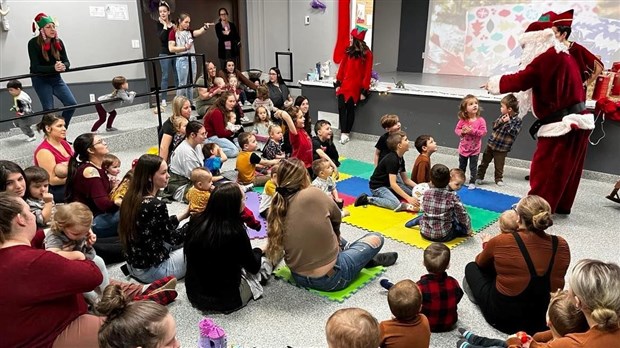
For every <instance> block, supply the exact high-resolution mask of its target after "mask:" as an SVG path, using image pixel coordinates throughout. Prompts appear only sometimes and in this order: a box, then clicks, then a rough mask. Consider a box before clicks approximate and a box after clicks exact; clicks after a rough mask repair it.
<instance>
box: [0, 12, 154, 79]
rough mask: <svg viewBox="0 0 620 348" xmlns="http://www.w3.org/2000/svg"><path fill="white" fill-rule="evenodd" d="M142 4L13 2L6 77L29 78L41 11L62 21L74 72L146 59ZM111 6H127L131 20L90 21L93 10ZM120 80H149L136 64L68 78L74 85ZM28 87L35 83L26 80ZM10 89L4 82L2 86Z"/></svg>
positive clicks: (3, 59) (1, 56)
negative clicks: (137, 45)
mask: <svg viewBox="0 0 620 348" xmlns="http://www.w3.org/2000/svg"><path fill="white" fill-rule="evenodd" d="M137 1H138V0H114V1H97V0H91V1H70V0H58V1H32V0H19V1H7V2H6V3H7V5H8V7H9V8H10V12H9V14H8V15H7V18H8V20H9V25H10V30H9V31H8V32H6V31H3V30H1V29H0V76H2V77H9V76H15V75H23V74H28V73H29V66H30V61H29V59H28V41H29V40H30V39H31V38H32V37H34V35H33V33H32V27H31V24H32V22H33V20H34V17H35V16H36V15H37V14H38V13H39V12H43V13H46V14H48V15H50V16H52V17H53V18H55V19H56V21H57V22H58V26H57V27H58V35H59V37H60V38H61V39H62V40H63V42H64V43H65V45H66V46H67V54H68V56H69V61H70V62H71V67H72V68H76V67H79V66H86V65H93V64H100V63H110V62H115V61H121V60H131V59H140V58H142V56H143V54H142V39H141V34H140V20H139V18H138V3H137ZM107 4H126V5H127V7H128V10H129V20H128V21H114V20H108V19H106V18H100V17H90V15H89V6H105V5H107ZM131 40H139V41H140V48H138V49H135V48H132V47H131ZM116 75H123V76H125V77H127V78H128V79H140V78H144V77H145V74H144V66H143V64H135V65H127V66H120V67H115V68H106V69H99V70H91V71H86V72H76V73H68V74H64V75H63V79H64V80H65V81H66V82H68V83H71V82H96V81H111V80H112V78H113V77H114V76H116ZM22 83H23V84H24V85H26V86H29V85H30V80H29V79H24V80H23V81H22ZM5 85H6V84H5V83H3V84H2V87H3V86H5Z"/></svg>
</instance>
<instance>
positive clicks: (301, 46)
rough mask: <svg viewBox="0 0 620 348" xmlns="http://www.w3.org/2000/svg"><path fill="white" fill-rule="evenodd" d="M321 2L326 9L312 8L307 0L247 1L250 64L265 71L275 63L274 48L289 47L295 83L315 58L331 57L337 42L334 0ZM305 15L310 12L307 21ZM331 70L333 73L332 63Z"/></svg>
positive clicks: (275, 49)
mask: <svg viewBox="0 0 620 348" xmlns="http://www.w3.org/2000/svg"><path fill="white" fill-rule="evenodd" d="M323 2H324V3H325V4H326V5H327V9H326V10H325V12H321V11H316V10H313V9H312V8H311V7H310V5H309V3H310V1H309V0H288V1H269V0H252V1H246V5H247V21H248V46H249V47H248V49H249V60H250V64H249V67H250V68H254V69H261V70H263V71H267V69H269V68H270V67H272V66H275V65H276V64H275V63H276V62H275V52H276V51H283V52H285V51H289V50H290V52H292V53H293V73H294V76H293V81H294V82H293V84H295V83H296V82H297V80H301V79H304V78H305V77H306V73H307V72H308V69H310V68H312V67H314V66H315V65H316V63H317V62H318V61H322V62H324V61H326V60H331V59H332V56H333V52H334V46H335V44H336V28H337V2H336V1H335V0H326V1H323ZM305 16H310V25H305V24H304V17H305ZM331 70H332V74H335V73H336V67H335V66H334V65H332V69H331ZM282 73H283V75H288V74H287V73H286V72H285V71H282Z"/></svg>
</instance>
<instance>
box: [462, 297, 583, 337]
mask: <svg viewBox="0 0 620 348" xmlns="http://www.w3.org/2000/svg"><path fill="white" fill-rule="evenodd" d="M547 326H549V329H550V330H549V331H544V332H539V333H537V334H536V335H534V340H536V341H537V342H551V341H553V340H556V339H558V338H560V337H564V336H566V335H568V334H571V333H580V332H586V331H587V330H588V328H589V327H588V322H587V321H586V317H585V316H584V315H583V313H582V312H581V311H580V310H579V309H577V308H576V307H575V304H574V303H573V300H572V297H571V296H569V293H568V291H567V290H563V291H557V292H555V293H552V294H551V300H550V301H549V308H548V309H547ZM458 331H459V333H460V334H461V335H462V336H463V338H462V339H460V340H459V341H458V342H457V344H456V346H457V347H458V348H482V347H495V348H498V347H508V346H509V345H508V343H507V342H506V341H504V340H498V339H492V338H487V337H481V336H477V335H475V334H474V333H473V332H471V331H467V330H465V329H462V328H458ZM511 337H512V336H511ZM528 338H529V339H530V340H531V338H530V337H528ZM527 343H529V342H527ZM510 347H514V346H512V345H510Z"/></svg>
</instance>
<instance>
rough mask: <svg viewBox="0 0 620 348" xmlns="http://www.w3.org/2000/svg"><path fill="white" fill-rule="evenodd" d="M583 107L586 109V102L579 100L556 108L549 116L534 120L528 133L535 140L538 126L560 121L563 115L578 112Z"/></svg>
mask: <svg viewBox="0 0 620 348" xmlns="http://www.w3.org/2000/svg"><path fill="white" fill-rule="evenodd" d="M585 109H586V103H584V102H581V103H577V104H575V105H571V106H569V107H567V108H565V109H562V110H558V111H556V112H554V113H552V114H550V115H549V116H547V117H545V118H544V119H543V120H536V122H534V124H533V125H532V126H531V127H530V135H531V136H532V138H533V139H534V140H536V133H538V130H539V129H540V127H542V126H544V125H546V124H549V123H555V122H560V121H562V118H563V117H564V116H566V115H570V114H579V113H581V112H582V111H583V110H585Z"/></svg>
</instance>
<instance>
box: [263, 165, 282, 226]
mask: <svg viewBox="0 0 620 348" xmlns="http://www.w3.org/2000/svg"><path fill="white" fill-rule="evenodd" d="M277 171H278V165H277V164H274V165H273V167H271V179H269V181H267V182H266V183H265V188H264V189H263V193H261V195H260V204H259V205H258V214H259V215H260V216H262V217H263V218H264V219H266V218H267V215H268V214H269V207H270V206H271V201H272V200H273V195H275V194H276V180H277V179H276V178H277V174H276V172H277Z"/></svg>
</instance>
